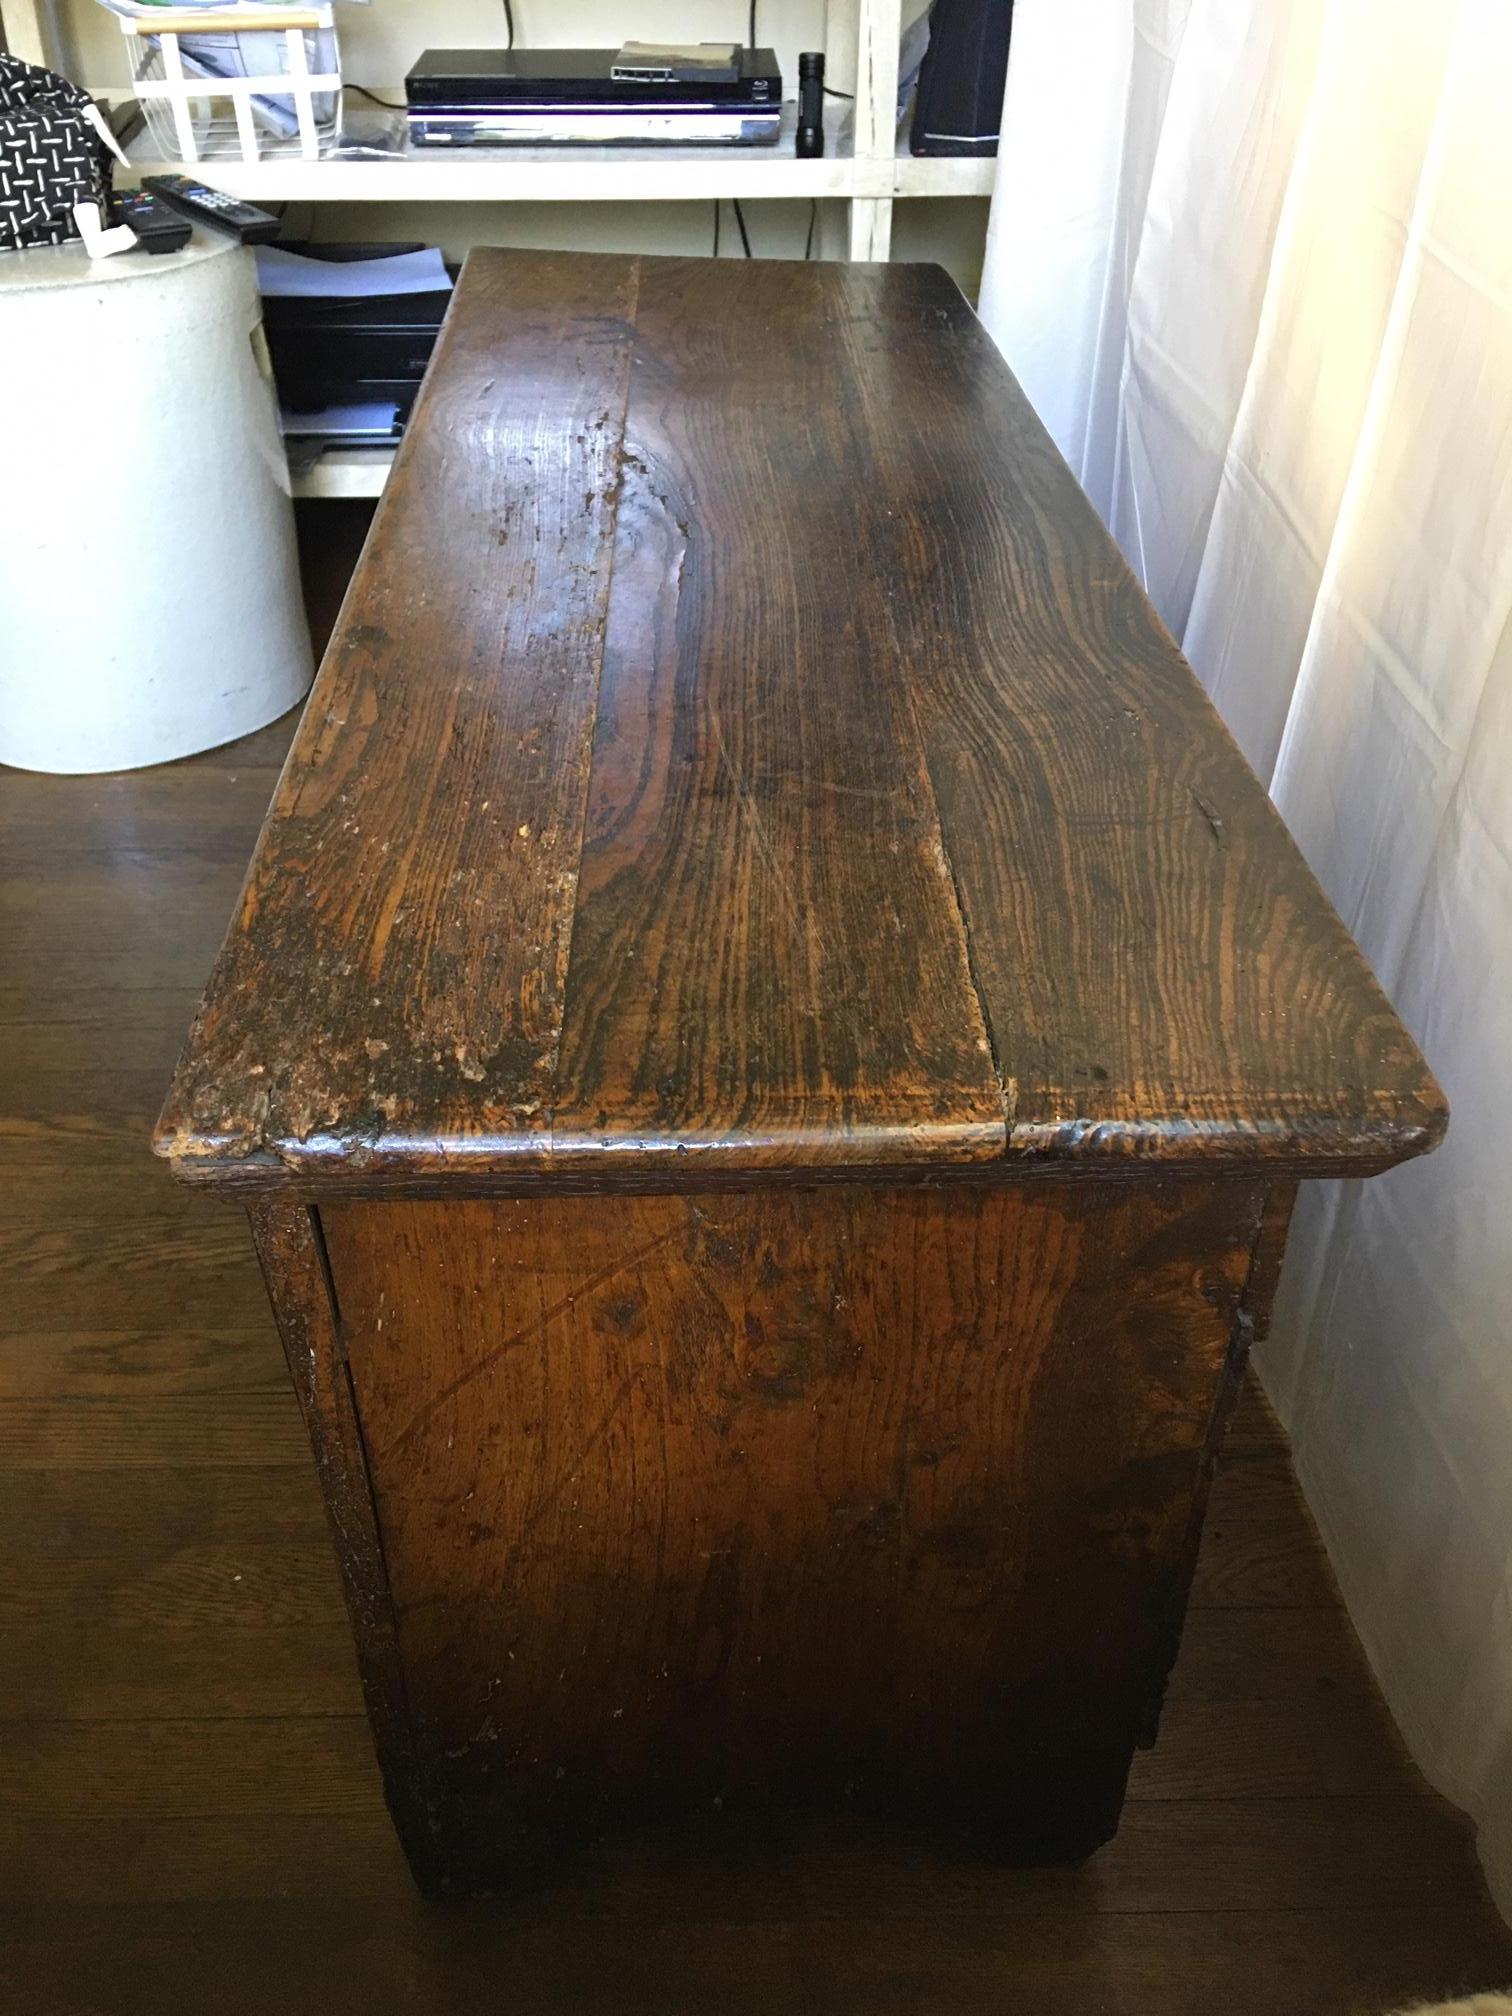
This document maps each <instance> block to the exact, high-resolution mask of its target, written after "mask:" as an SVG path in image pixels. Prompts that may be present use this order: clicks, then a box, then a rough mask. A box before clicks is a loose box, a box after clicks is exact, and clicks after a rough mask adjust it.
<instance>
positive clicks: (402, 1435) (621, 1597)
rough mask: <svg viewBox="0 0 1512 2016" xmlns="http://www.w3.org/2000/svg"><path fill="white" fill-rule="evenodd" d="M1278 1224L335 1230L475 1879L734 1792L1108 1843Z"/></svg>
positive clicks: (752, 1202)
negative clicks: (1255, 1281)
mask: <svg viewBox="0 0 1512 2016" xmlns="http://www.w3.org/2000/svg"><path fill="white" fill-rule="evenodd" d="M1262 1204H1263V1193H1262V1191H1261V1189H1260V1187H1259V1186H1257V1185H1238V1186H1235V1185H1228V1186H1225V1185H1218V1186H1213V1185H1209V1184H1202V1185H1199V1186H1196V1187H1195V1188H1185V1189H1184V1188H1182V1187H1181V1186H1180V1185H1175V1184H1170V1183H1167V1184H1163V1185H1162V1184H1155V1185H1150V1186H1145V1187H1140V1188H1133V1187H1130V1186H1126V1185H1122V1186H1121V1185H1107V1186H1097V1185H1072V1186H1063V1187H1060V1188H1057V1187H1054V1186H1050V1185H1041V1186H1030V1187H1028V1188H1008V1189H999V1190H995V1191H976V1190H969V1191H959V1192H954V1191H947V1192H939V1193H935V1192H923V1191H913V1192H903V1193H892V1192H888V1191H884V1190H879V1189H876V1188H874V1187H864V1188H856V1189H833V1190H828V1191H825V1192H822V1193H817V1192H816V1193H802V1192H795V1191H791V1190H784V1189H776V1190H758V1191H753V1192H751V1193H750V1194H749V1195H747V1196H745V1197H739V1198H737V1197H727V1196H723V1195H720V1196H712V1197H711V1196H708V1195H704V1196H701V1197H685V1196H663V1197H647V1198H635V1199H627V1198H617V1199H612V1200H611V1199H605V1200H600V1201H599V1202H598V1203H597V1204H595V1203H593V1202H591V1201H590V1200H587V1199H580V1198H576V1197H572V1198H543V1199H530V1200H520V1201H517V1202H514V1203H507V1204H505V1203H491V1202H471V1203H469V1202H457V1203H451V1204H425V1203H420V1204H399V1203H393V1204H381V1205H377V1204H370V1203H363V1204H356V1205H350V1206H343V1205H330V1206H327V1207H325V1208H324V1209H323V1210H322V1214H321V1220H322V1225H323V1228H324V1234H325V1238H326V1241H327V1246H328V1250H329V1253H330V1258H331V1267H332V1272H333V1277H334V1279H335V1282H336V1284H337V1293H338V1296H339V1298H340V1304H341V1321H342V1335H343V1339H344V1342H345V1349H346V1353H347V1358H348V1362H349V1364H350V1367H351V1377H352V1382H353V1388H354V1393H355V1397H356V1404H357V1408H358V1412H359V1414H360V1417H361V1422H362V1433H363V1439H364V1445H365V1448H366V1452H367V1458H368V1463H369V1467H370V1474H371V1476H372V1479H373V1489H374V1494H375V1497H376V1500H377V1504H378V1507H379V1517H380V1521H381V1527H382V1552H383V1558H384V1561H385V1563H386V1567H387V1572H388V1577H389V1584H390V1589H391V1592H392V1597H393V1602H394V1613H395V1627H394V1628H395V1635H396V1639H397V1645H398V1653H399V1657H400V1660H401V1662H402V1665H403V1668H404V1671H405V1675H406V1689H407V1700H408V1706H409V1711H410V1714H411V1716H412V1718H413V1728H414V1740H415V1743H416V1746H417V1749H418V1752H419V1756H420V1760H421V1761H420V1768H421V1775H422V1776H423V1778H424V1780H425V1783H426V1786H427V1809H428V1810H429V1811H430V1812H432V1813H433V1814H434V1815H435V1816H436V1819H437V1823H438V1825H439V1827H440V1834H439V1837H437V1838H435V1841H434V1845H435V1848H436V1850H437V1852H438V1854H439V1856H440V1857H441V1860H442V1863H443V1879H444V1880H445V1881H446V1882H447V1883H448V1884H449V1885H450V1886H452V1887H456V1888H459V1889H472V1888H476V1887H478V1886H479V1885H480V1884H487V1883H489V1882H494V1881H501V1880H504V1879H505V1878H507V1877H508V1876H511V1875H518V1874H519V1873H521V1871H522V1870H524V1869H528V1868H530V1867H532V1866H534V1865H535V1864H536V1863H537V1862H538V1861H539V1860H541V1859H543V1858H545V1857H549V1856H551V1855H554V1854H555V1853H556V1852H557V1851H559V1849H560V1848H561V1846H562V1845H563V1844H565V1843H568V1842H572V1841H575V1840H581V1839H585V1838H588V1837H589V1836H590V1835H591V1834H592V1833H593V1832H594V1831H595V1830H596V1829H597V1828H598V1827H599V1826H601V1825H603V1824H605V1823H606V1822H607V1821H609V1820H611V1819H612V1820H618V1821H624V1820H626V1819H633V1818H644V1817H646V1816H648V1815H654V1814H656V1813H659V1812H663V1811H666V1810H686V1809H690V1808H696V1807H697V1806H698V1805H699V1804H700V1803H704V1802H707V1801H709V1800H714V1799H726V1798H729V1799H742V1798H744V1799H749V1798H753V1797H754V1798H767V1797H772V1796H776V1797H783V1798H794V1797H797V1798H800V1799H806V1800H815V1799H817V1800H821V1801H822V1800H825V1799H828V1798H841V1799H844V1800H845V1801H847V1802H848V1803H851V1804H853V1805H855V1806H856V1807H858V1808H860V1809H870V1810H873V1811H884V1812H901V1813H913V1814H920V1813H931V1814H937V1813H953V1814H956V1815H959V1816H969V1817H972V1818H974V1819H975V1820H976V1821H977V1822H978V1823H979V1824H980V1825H981V1826H982V1827H983V1828H984V1829H986V1830H987V1832H988V1833H989V1834H990V1836H991V1837H992V1838H993V1839H994V1840H996V1841H997V1842H999V1843H1000V1844H1002V1845H1004V1846H1007V1845H1009V1844H1011V1845H1012V1847H1013V1849H1014V1851H1015V1852H1018V1853H1024V1854H1029V1855H1031V1856H1033V1855H1065V1854H1071V1853H1085V1852H1086V1851H1087V1850H1088V1849H1089V1848H1090V1847H1091V1846H1093V1845H1095V1844H1096V1843H1097V1842H1098V1841H1100V1840H1103V1839H1106V1838H1107V1836H1108V1835H1109V1834H1110V1833H1111V1832H1112V1829H1113V1826H1114V1825H1115V1823H1116V1819H1117V1814H1118V1808H1119V1805H1120V1802H1121V1799H1122V1795H1123V1785H1124V1778H1125V1775H1126V1773H1127V1770H1128V1763H1129V1756H1130V1752H1131V1750H1132V1748H1133V1745H1134V1744H1135V1742H1136V1741H1138V1740H1149V1738H1150V1736H1151V1734H1152V1733H1153V1724H1154V1718H1155V1713H1156V1709H1157V1706H1158V1701H1159V1695H1160V1690H1161V1687H1162V1685H1163V1682H1164V1677H1165V1671H1166V1668H1167V1666H1168V1665H1169V1663H1170V1660H1171V1659H1172V1657H1173V1656H1174V1653H1175V1649H1176V1636H1177V1627H1178V1626H1179V1618H1180V1610H1181V1604H1182V1600H1183V1597H1184V1593H1185V1587H1186V1582H1187V1580H1188V1579H1189V1575H1190V1563H1189V1559H1188V1553H1189V1548H1190V1546H1191V1544H1192V1539H1193V1535H1194V1533H1195V1531H1196V1527H1197V1524H1198V1523H1199V1520H1198V1513H1199V1509H1200V1503H1201V1498H1202V1496H1203V1494H1204V1491H1205V1486H1206V1480H1207V1476H1208V1474H1209V1471H1210V1467H1211V1453H1212V1446H1213V1441H1214V1428H1213V1424H1214V1416H1215V1412H1216V1410H1217V1409H1218V1408H1220V1407H1221V1406H1222V1405H1223V1404H1224V1399H1225V1395H1226V1394H1227V1392H1228V1390H1229V1386H1230V1383H1231V1380H1232V1375H1233V1370H1234V1367H1235V1364H1236V1363H1237V1362H1238V1358H1239V1356H1240V1355H1242V1341H1243V1326H1242V1324H1241V1323H1240V1321H1239V1310H1240V1305H1241V1300H1242V1297H1243V1295H1244V1292H1245V1289H1246V1287H1247V1284H1248V1280H1249V1274H1250V1267H1251V1258H1252V1249H1253V1245H1254V1241H1255V1237H1256V1232H1257V1228H1258V1225H1259V1218H1260V1212H1261V1209H1262ZM1131 1281H1135V1282H1137V1283H1138V1284H1139V1290H1138V1293H1137V1295H1135V1296H1131V1295H1130V1294H1129V1292H1128V1284H1129V1282H1131ZM400 1825H401V1830H402V1831H403V1829H404V1821H403V1818H402V1817H401V1820H400ZM427 1845H430V1839H429V1837H428V1841H427Z"/></svg>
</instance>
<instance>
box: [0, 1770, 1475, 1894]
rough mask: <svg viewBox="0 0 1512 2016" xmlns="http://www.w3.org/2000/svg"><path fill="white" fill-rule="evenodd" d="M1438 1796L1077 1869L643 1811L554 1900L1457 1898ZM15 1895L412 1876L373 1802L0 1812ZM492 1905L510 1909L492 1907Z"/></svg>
mask: <svg viewBox="0 0 1512 2016" xmlns="http://www.w3.org/2000/svg"><path fill="white" fill-rule="evenodd" d="M1442 1826H1443V1816H1442V1812H1441V1811H1440V1810H1435V1809H1434V1808H1433V1806H1432V1803H1431V1802H1425V1801H1423V1800H1421V1799H1416V1798H1403V1799H1389V1798H1388V1799H1376V1800H1345V1801H1338V1800H1297V1801H1293V1800H1284V1801H1283V1800H1253V1801H1244V1800H1234V1801H1227V1802H1214V1801H1205V1802H1192V1803H1182V1802H1175V1801H1173V1802H1171V1803H1169V1804H1166V1805H1151V1806H1141V1807H1139V1808H1137V1809H1135V1810H1133V1811H1131V1812H1130V1814H1129V1816H1128V1819H1127V1821H1126V1822H1125V1824H1124V1826H1123V1827H1122V1828H1121V1829H1120V1830H1119V1834H1118V1836H1117V1838H1116V1840H1114V1841H1113V1842H1110V1843H1109V1845H1108V1846H1107V1847H1106V1848H1104V1849H1101V1850H1100V1851H1099V1852H1098V1854H1097V1855H1096V1856H1095V1857H1094V1858H1093V1859H1092V1860H1091V1861H1090V1862H1088V1863H1085V1864H1082V1865H1081V1866H1079V1867H1073V1868H1060V1869H1057V1868H1040V1869H1035V1868H1022V1869H1014V1868H1003V1867H996V1866H994V1865H993V1864H991V1863H990V1862H986V1861H984V1860H983V1859H982V1858H981V1857H980V1856H978V1855H975V1854H973V1853H972V1852H971V1850H970V1848H969V1846H968V1845H967V1844H965V1843H964V1842H962V1841H960V1840H959V1839H957V1838H955V1837H953V1836H951V1835H950V1834H949V1833H948V1832H942V1833H941V1834H939V1835H937V1836H932V1837H931V1836H921V1835H920V1833H919V1832H918V1831H917V1830H915V1829H904V1828H890V1827H887V1826H885V1825H882V1824H877V1823H867V1822H863V1821H859V1820H849V1819H846V1818H844V1817H840V1818H836V1817H833V1816H827V1817H822V1818H821V1817H818V1816H810V1815H806V1814H787V1813H776V1814H769V1815H766V1814H764V1815H752V1816H747V1815H715V1816H710V1817H709V1818H708V1819H706V1820H701V1821H694V1822H693V1823H692V1824H691V1825H686V1824H685V1825H679V1826H678V1827H677V1828H675V1829H672V1828H646V1829H642V1830H639V1831H637V1832H634V1833H631V1834H628V1835H626V1836H624V1837H622V1838H621V1839H619V1840H616V1841H606V1842H603V1843H601V1844H599V1845H598V1846H596V1847H594V1848H592V1849H590V1850H588V1851H587V1852H586V1853H585V1854H583V1855H582V1856H581V1857H579V1858H577V1859H576V1860H575V1861H574V1862H573V1863H571V1864H570V1865H569V1866H568V1867H566V1868H564V1869H563V1870H562V1871H561V1872H560V1873H559V1876H558V1878H557V1880H556V1882H555V1883H554V1885H553V1888H552V1900H551V1905H550V1909H551V1910H552V1911H553V1912H554V1913H558V1914H560V1916H561V1918H562V1920H563V1921H564V1922H568V1923H570V1922H573V1921H575V1920H578V1919H583V1918H586V1919H598V1920H623V1921H630V1922H637V1921H639V1922H654V1921H655V1920H656V1919H657V1918H658V1917H659V1916H662V1915H664V1914H666V1913H667V1912H668V1910H669V1909H675V1910H676V1911H677V1912H678V1913H680V1914H682V1915H684V1916H685V1917H687V1918H688V1919H691V1920H694V1921H697V1920H699V1919H701V1918H705V1917H725V1918H739V1919H743V1920H746V1921H748V1922H758V1923H759V1922H764V1921H765V1922H770V1921H771V1920H773V1919H774V1918H779V1917H781V1916H782V1915H784V1913H785V1912H788V1911H791V1909H792V1898H793V1894H794V1893H795V1892H796V1893H797V1894H798V1895H800V1896H801V1898H802V1910H803V1915H804V1917H805V1919H806V1920H807V1921H808V1922H810V1923H812V1924H823V1923H824V1922H826V1921H829V1920H833V1919H843V1918H845V1917H846V1916H848V1915H850V1914H852V1913H853V1912H854V1911H855V1910H856V1908H857V1904H858V1881H857V1879H858V1872H859V1871H861V1870H863V1869H864V1871H865V1881H864V1889H863V1891H862V1893H861V1894H862V1895H864V1899H865V1909H866V1910H867V1912H869V1913H871V1914H874V1915H876V1916H878V1917H882V1918H886V1919H888V1920H903V1919H908V1918H910V1917H912V1918H915V1919H918V1920H927V1921H928V1922H930V1923H933V1924H958V1923H961V1922H963V1921H966V1922H969V1921H970V1920H972V1919H973V1918H1001V1917H1004V1916H1006V1915H1009V1914H1019V1915H1022V1914H1027V1913H1036V1912H1046V1911H1057V1912H1065V1913H1067V1914H1071V1915H1075V1916H1079V1915H1081V1914H1090V1913H1093V1912H1096V1913H1098V1914H1107V1913H1114V1912H1145V1911H1203V1912H1219V1911H1222V1912H1251V1913H1256V1912H1270V1911H1302V1910H1308V1909H1318V1908H1324V1907H1326V1908H1329V1909H1333V1910H1368V1909H1370V1908H1372V1907H1373V1906H1374V1907H1376V1908H1386V1907H1391V1906H1394V1907H1396V1908H1397V1909H1399V1910H1418V1909H1424V1908H1430V1907H1432V1906H1435V1905H1437V1906H1444V1905H1453V1904H1454V1903H1455V1902H1456V1901H1457V1898H1458V1895H1459V1876H1460V1868H1461V1863H1460V1857H1461V1856H1462V1854H1463V1846H1462V1844H1461V1843H1460V1842H1459V1840H1458V1838H1457V1836H1454V1837H1452V1838H1453V1852H1448V1851H1447V1850H1446V1849H1445V1848H1443V1847H1439V1848H1438V1849H1437V1852H1435V1849H1436V1842H1435V1834H1436V1832H1437V1831H1438V1830H1441V1829H1442ZM0 1864H3V1866H4V1867H5V1868H6V1869H7V1870H8V1871H10V1872H11V1875H10V1878H9V1881H8V1886H7V1887H8V1890H9V1894H10V1896H11V1898H12V1901H13V1902H15V1903H21V1902H27V1903H35V1904H48V1903H54V1904H56V1903H63V1902H71V1903H78V1904H85V1905H110V1904H116V1905H121V1904H135V1905H140V1906H150V1905H160V1904H168V1903H189V1902H204V1903H210V1902H214V1901H216V1900H221V1899H227V1898H247V1899H253V1898H258V1897H278V1896H291V1895H295V1894H297V1895H299V1896H300V1897H302V1898H305V1899H337V1898H344V1899H349V1900H350V1901H351V1902H353V1903H354V1904H362V1905H368V1906H371V1905H373V1904H377V1903H382V1902H385V1901H386V1902H389V1903H392V1904H394V1905H396V1906H398V1907H400V1909H401V1911H403V1910H405V1909H407V1907H408V1906H409V1905H410V1903H411V1901H412V1899H413V1895H414V1892H413V1886H412V1884H411V1882H410V1878H409V1874H408V1871H407V1870H406V1869H405V1868H404V1865H403V1862H402V1858H401V1856H400V1854H399V1850H398V1845H397V1842H396V1841H395V1839H394V1835H393V1829H392V1828H391V1827H390V1825H389V1822H388V1818H387V1815H386V1814H384V1813H383V1811H382V1810H381V1807H380V1806H379V1805H378V1804H377V1803H376V1802H375V1803H374V1805H373V1808H372V1810H371V1812H368V1813H365V1814H345V1815H330V1814H309V1813H298V1814H281V1813H274V1814H243V1815H240V1816H239V1817H238V1820H237V1824H236V1826H235V1827H234V1828H229V1827H227V1826H226V1825H225V1823H224V1821H223V1820H222V1819H220V1818H218V1817H211V1818H192V1817H190V1818H186V1817H184V1816H181V1815H175V1816H173V1817H171V1818H151V1817H144V1816H141V1815H136V1814H133V1815H130V1816H127V1817H125V1818H108V1819H101V1818H99V1817H97V1816H95V1817H91V1818H89V1819H76V1818H69V1819H63V1818H59V1817H57V1816H55V1815H45V1816H42V1815H30V1816H27V1817H26V1818H25V1819H20V1818H13V1817H7V1818H0ZM503 1908H504V1909H505V1910H507V1909H508V1908H509V1907H508V1906H507V1905H505V1906H504V1907H503Z"/></svg>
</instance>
